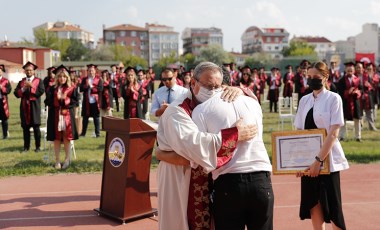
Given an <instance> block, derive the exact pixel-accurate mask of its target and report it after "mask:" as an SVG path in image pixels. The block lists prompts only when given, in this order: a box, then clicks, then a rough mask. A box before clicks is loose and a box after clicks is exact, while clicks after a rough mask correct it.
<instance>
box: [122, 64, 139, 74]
mask: <svg viewBox="0 0 380 230" xmlns="http://www.w3.org/2000/svg"><path fill="white" fill-rule="evenodd" d="M130 70H133V72H135V73H136V72H137V71H136V69H135V68H134V67H132V66H128V67H127V68H126V69H125V70H124V73H128V72H129V71H130Z"/></svg>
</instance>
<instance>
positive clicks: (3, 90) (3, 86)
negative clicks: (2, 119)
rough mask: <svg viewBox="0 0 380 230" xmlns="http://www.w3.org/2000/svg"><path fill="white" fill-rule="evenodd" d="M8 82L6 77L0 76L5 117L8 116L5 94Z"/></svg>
mask: <svg viewBox="0 0 380 230" xmlns="http://www.w3.org/2000/svg"><path fill="white" fill-rule="evenodd" d="M8 84H9V81H8V79H6V78H4V77H2V78H1V80H0V85H1V92H0V93H1V96H2V97H1V100H2V101H3V109H4V112H5V116H6V118H9V107H8V98H7V97H8V96H7V93H8V92H7V89H8V88H7V85H8Z"/></svg>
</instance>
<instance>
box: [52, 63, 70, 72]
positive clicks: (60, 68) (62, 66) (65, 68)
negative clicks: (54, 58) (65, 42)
mask: <svg viewBox="0 0 380 230" xmlns="http://www.w3.org/2000/svg"><path fill="white" fill-rule="evenodd" d="M62 70H63V71H66V72H67V73H68V72H69V69H67V67H66V66H64V65H60V66H58V67H57V68H55V69H54V70H53V73H54V74H57V73H58V72H60V71H62Z"/></svg>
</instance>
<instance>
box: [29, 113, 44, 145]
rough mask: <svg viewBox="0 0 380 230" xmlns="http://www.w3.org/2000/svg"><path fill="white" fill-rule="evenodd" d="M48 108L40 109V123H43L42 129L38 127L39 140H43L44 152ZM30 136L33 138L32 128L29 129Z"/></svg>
mask: <svg viewBox="0 0 380 230" xmlns="http://www.w3.org/2000/svg"><path fill="white" fill-rule="evenodd" d="M47 110H48V107H45V108H43V109H41V121H42V122H43V123H42V125H44V126H43V127H41V126H40V132H41V138H43V139H44V150H46V138H47V119H48V111H47ZM29 132H30V134H31V135H30V136H31V137H34V135H33V127H30V129H29Z"/></svg>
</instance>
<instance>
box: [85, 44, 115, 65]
mask: <svg viewBox="0 0 380 230" xmlns="http://www.w3.org/2000/svg"><path fill="white" fill-rule="evenodd" d="M114 58H115V55H114V53H113V52H112V50H111V49H110V48H109V46H106V45H100V46H98V47H96V49H94V50H89V52H88V53H87V55H86V57H85V58H84V60H86V61H114V60H115V59H114Z"/></svg>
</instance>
